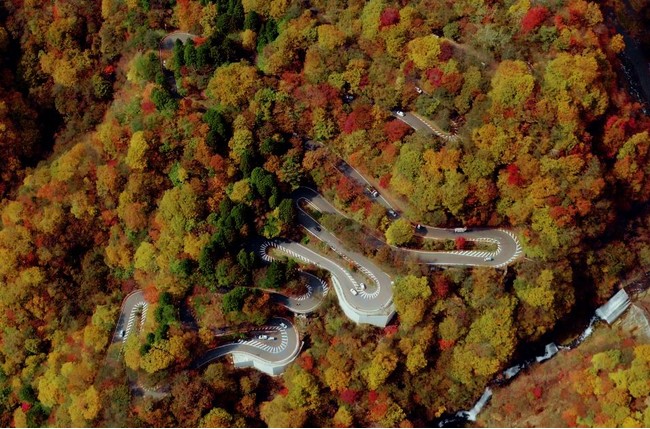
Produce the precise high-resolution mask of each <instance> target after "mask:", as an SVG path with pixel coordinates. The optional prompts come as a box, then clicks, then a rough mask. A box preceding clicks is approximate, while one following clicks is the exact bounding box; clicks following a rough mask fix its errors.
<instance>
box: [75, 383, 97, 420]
mask: <svg viewBox="0 0 650 429" xmlns="http://www.w3.org/2000/svg"><path fill="white" fill-rule="evenodd" d="M99 409H100V402H99V394H98V393H97V390H95V386H90V387H89V388H88V389H86V391H85V392H83V393H82V394H80V395H73V396H72V404H71V405H70V408H68V412H69V413H70V419H71V420H72V424H73V426H79V427H81V426H86V425H87V424H88V423H90V422H92V421H93V420H94V419H95V417H97V413H98V412H99Z"/></svg>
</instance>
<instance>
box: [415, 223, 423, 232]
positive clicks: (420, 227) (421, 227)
mask: <svg viewBox="0 0 650 429" xmlns="http://www.w3.org/2000/svg"><path fill="white" fill-rule="evenodd" d="M415 229H416V230H417V231H421V230H423V229H424V227H423V226H422V224H420V223H418V224H417V225H415Z"/></svg>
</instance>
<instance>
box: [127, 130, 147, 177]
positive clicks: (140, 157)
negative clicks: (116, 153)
mask: <svg viewBox="0 0 650 429" xmlns="http://www.w3.org/2000/svg"><path fill="white" fill-rule="evenodd" d="M147 149H149V143H147V140H146V139H145V138H144V132H142V131H136V132H135V133H133V136H131V141H130V142H129V150H128V152H127V154H126V158H125V162H126V165H128V166H129V167H131V168H132V169H134V170H142V169H144V168H145V167H146V166H147V160H146V158H145V154H146V153H147Z"/></svg>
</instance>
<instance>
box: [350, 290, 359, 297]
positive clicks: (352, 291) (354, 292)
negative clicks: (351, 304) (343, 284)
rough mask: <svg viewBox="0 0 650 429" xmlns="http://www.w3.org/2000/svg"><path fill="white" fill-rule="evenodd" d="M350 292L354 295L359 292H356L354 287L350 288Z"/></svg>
mask: <svg viewBox="0 0 650 429" xmlns="http://www.w3.org/2000/svg"><path fill="white" fill-rule="evenodd" d="M350 293H351V294H352V295H354V296H357V295H359V292H357V291H356V289H350Z"/></svg>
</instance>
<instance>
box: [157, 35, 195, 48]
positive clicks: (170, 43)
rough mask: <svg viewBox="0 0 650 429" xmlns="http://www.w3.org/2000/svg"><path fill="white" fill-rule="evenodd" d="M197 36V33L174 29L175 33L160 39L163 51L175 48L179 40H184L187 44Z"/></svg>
mask: <svg viewBox="0 0 650 429" xmlns="http://www.w3.org/2000/svg"><path fill="white" fill-rule="evenodd" d="M197 37H199V36H197V35H196V34H191V33H185V32H183V31H174V32H173V33H169V34H167V35H166V36H165V37H163V39H162V40H161V41H160V49H161V50H163V51H171V50H172V49H174V45H175V44H176V41H177V40H180V41H181V42H183V44H185V43H187V41H188V40H194V39H196V38H197Z"/></svg>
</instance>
